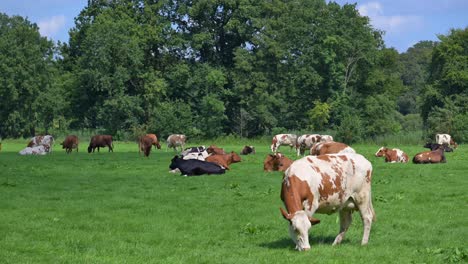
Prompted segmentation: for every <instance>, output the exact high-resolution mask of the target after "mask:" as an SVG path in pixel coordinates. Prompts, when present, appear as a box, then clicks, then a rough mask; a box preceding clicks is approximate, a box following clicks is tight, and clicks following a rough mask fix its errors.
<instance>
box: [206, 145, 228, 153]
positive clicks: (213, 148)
mask: <svg viewBox="0 0 468 264" xmlns="http://www.w3.org/2000/svg"><path fill="white" fill-rule="evenodd" d="M206 152H208V154H210V155H224V154H226V152H225V151H224V149H222V148H218V147H217V146H216V145H211V146H209V147H208V148H207V149H206Z"/></svg>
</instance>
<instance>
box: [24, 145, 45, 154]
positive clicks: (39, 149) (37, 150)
mask: <svg viewBox="0 0 468 264" xmlns="http://www.w3.org/2000/svg"><path fill="white" fill-rule="evenodd" d="M49 151H50V149H49V147H48V146H46V145H40V146H35V147H26V148H24V149H23V150H21V151H20V152H19V154H20V155H46V154H47V153H49Z"/></svg>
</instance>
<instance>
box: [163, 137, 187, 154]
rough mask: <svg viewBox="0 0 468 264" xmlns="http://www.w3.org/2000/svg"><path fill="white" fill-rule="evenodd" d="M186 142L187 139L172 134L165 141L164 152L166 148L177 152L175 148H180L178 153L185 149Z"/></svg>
mask: <svg viewBox="0 0 468 264" xmlns="http://www.w3.org/2000/svg"><path fill="white" fill-rule="evenodd" d="M186 140H187V137H186V136H185V135H183V134H172V135H170V136H168V137H167V141H166V143H167V147H166V151H167V149H168V148H173V149H174V151H177V147H180V151H182V150H183V149H184V147H185V142H186Z"/></svg>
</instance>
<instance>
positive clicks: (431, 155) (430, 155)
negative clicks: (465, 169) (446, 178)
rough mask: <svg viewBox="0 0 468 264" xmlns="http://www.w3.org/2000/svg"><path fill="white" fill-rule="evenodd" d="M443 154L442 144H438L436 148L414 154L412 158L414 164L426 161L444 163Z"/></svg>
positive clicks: (425, 162)
mask: <svg viewBox="0 0 468 264" xmlns="http://www.w3.org/2000/svg"><path fill="white" fill-rule="evenodd" d="M446 162H447V160H446V159H445V155H444V146H443V145H441V146H439V148H438V149H436V150H430V151H424V152H420V153H418V154H416V155H415V156H414V158H413V163H414V164H427V163H446Z"/></svg>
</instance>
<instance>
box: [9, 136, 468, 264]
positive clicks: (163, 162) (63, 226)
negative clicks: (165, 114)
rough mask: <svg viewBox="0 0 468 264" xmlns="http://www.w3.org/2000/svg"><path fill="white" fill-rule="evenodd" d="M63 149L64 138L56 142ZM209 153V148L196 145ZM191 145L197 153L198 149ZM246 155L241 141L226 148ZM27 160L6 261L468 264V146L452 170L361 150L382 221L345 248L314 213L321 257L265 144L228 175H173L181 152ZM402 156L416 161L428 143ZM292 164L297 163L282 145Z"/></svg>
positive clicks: (13, 192) (13, 172)
mask: <svg viewBox="0 0 468 264" xmlns="http://www.w3.org/2000/svg"><path fill="white" fill-rule="evenodd" d="M58 142H61V140H58ZM197 143H204V144H206V145H209V143H207V142H197ZM197 143H192V144H191V145H197ZM215 143H216V144H217V145H218V146H220V147H223V148H225V150H228V151H231V150H234V151H236V152H239V151H240V150H241V148H242V146H243V144H248V143H249V142H247V141H246V142H241V143H239V144H237V145H232V144H231V145H228V144H222V142H215ZM114 144H115V152H114V153H108V152H107V149H104V150H101V153H94V154H88V153H86V147H87V142H83V143H82V144H81V145H80V152H78V153H76V152H73V153H72V154H70V155H67V154H66V153H65V151H64V150H62V149H60V145H58V144H56V145H55V147H54V151H53V152H52V153H51V154H50V155H47V156H20V155H19V154H18V151H19V150H21V149H22V148H23V147H24V146H25V145H26V141H25V140H24V141H23V140H16V141H8V140H4V141H3V149H2V151H1V152H0V212H1V218H0V234H1V236H0V262H1V263H236V264H237V263H447V262H457V261H460V262H463V261H465V262H466V261H467V260H468V247H467V246H468V243H467V238H468V192H467V191H468V162H467V160H468V148H467V147H465V146H463V145H462V146H460V147H459V148H458V149H457V150H455V152H454V153H447V154H446V156H447V163H446V164H432V165H415V164H412V163H408V164H386V163H384V160H383V158H376V157H374V156H373V155H374V153H375V152H376V151H377V149H378V148H379V147H380V146H377V145H353V147H354V148H355V149H356V151H357V152H359V153H361V154H363V155H364V156H365V157H367V158H368V159H369V160H370V161H371V162H372V164H373V166H374V175H373V187H372V188H373V190H372V191H373V193H372V195H373V203H374V208H375V211H376V214H377V221H376V222H375V223H374V224H373V226H372V231H371V235H370V241H369V245H368V246H365V247H362V246H361V245H360V241H361V238H362V225H361V220H360V217H359V214H358V213H357V212H356V213H354V215H353V216H354V217H353V220H354V221H353V224H352V225H351V227H350V230H349V232H348V233H347V236H346V239H345V240H344V241H343V243H342V245H340V246H336V247H333V246H332V245H331V244H332V242H333V239H334V237H335V236H336V235H337V232H338V229H339V224H338V221H337V215H336V214H335V215H329V216H328V215H316V216H317V217H318V218H319V219H321V221H322V222H321V223H320V224H319V225H316V226H314V227H313V228H312V229H311V232H310V242H311V246H312V249H311V250H310V251H307V252H297V251H295V250H294V243H293V242H292V240H291V239H290V238H289V234H288V230H287V222H286V221H285V220H284V219H283V218H282V216H281V213H280V211H279V207H280V206H283V205H282V202H281V199H280V187H281V177H282V174H281V173H279V172H275V173H264V172H263V160H264V158H265V156H266V154H267V153H268V152H269V146H268V143H267V142H264V144H262V143H261V142H256V143H254V145H255V146H256V149H257V154H256V155H250V156H243V157H242V158H243V161H242V162H241V163H236V164H233V165H232V166H231V171H228V172H227V173H226V174H224V175H213V176H199V177H182V176H180V175H179V174H171V173H168V171H169V169H168V166H169V162H170V159H171V158H172V157H173V155H174V153H173V152H172V151H168V152H165V150H164V148H165V147H164V146H163V149H162V150H157V151H152V153H151V156H150V157H149V158H144V157H139V155H138V150H137V145H136V143H129V142H127V143H126V142H115V143H114ZM389 147H399V148H401V149H403V150H404V151H405V152H407V153H408V155H409V156H410V158H412V157H413V156H414V154H416V153H417V152H420V151H424V150H425V149H423V148H422V147H421V146H415V145H414V146H389ZM281 150H282V152H283V153H285V154H286V155H288V156H289V157H294V158H295V154H293V153H292V152H289V149H288V148H286V147H281Z"/></svg>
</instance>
